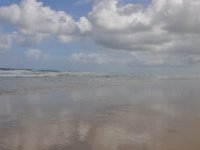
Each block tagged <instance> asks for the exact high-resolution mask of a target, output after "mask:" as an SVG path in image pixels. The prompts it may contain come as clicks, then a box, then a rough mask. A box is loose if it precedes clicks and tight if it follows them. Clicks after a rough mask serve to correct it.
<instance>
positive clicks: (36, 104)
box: [0, 79, 200, 150]
mask: <svg viewBox="0 0 200 150" xmlns="http://www.w3.org/2000/svg"><path fill="white" fill-rule="evenodd" d="M49 82H53V81H49ZM73 84H74V85H73V86H71V84H70V86H65V87H63V88H56V87H51V88H49V89H45V90H40V91H28V92H24V93H21V92H18V93H12V94H3V95H1V96H0V150H179V149H180V150H188V149H192V150H198V149H199V147H200V109H199V108H200V101H199V97H200V92H199V91H198V89H199V86H200V82H199V81H184V80H182V81H164V80H163V81H162V80H160V81H159V80H156V81H151V82H145V81H143V80H139V81H134V80H129V81H127V80H125V79H106V80H93V81H90V82H88V81H87V80H86V81H85V82H84V81H83V82H82V85H81V86H80V84H79V82H74V83H73ZM177 86H178V87H179V89H177Z"/></svg>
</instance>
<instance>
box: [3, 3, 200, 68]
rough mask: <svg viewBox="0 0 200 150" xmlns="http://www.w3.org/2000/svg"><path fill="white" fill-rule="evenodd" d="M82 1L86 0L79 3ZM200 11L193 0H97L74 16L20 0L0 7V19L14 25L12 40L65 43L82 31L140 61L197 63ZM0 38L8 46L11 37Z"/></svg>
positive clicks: (76, 56) (84, 56) (86, 56)
mask: <svg viewBox="0 0 200 150" xmlns="http://www.w3.org/2000/svg"><path fill="white" fill-rule="evenodd" d="M82 2H91V1H90V0H89V1H88V0H86V1H80V2H78V3H82ZM199 13H200V1H198V0H152V1H151V3H150V4H148V5H146V6H144V5H142V4H134V3H131V4H122V3H119V0H96V1H95V2H94V3H93V8H92V10H91V11H90V12H89V13H88V15H87V16H82V17H80V19H79V20H78V21H77V20H75V19H74V18H73V17H72V16H71V15H69V14H67V13H65V12H64V11H55V10H53V9H52V8H50V7H48V6H44V5H43V3H42V2H40V1H36V0H22V2H21V3H20V4H19V5H17V4H13V5H10V6H5V7H0V21H2V22H5V23H7V24H11V25H14V26H16V27H17V29H18V30H17V33H16V34H18V37H19V36H21V38H15V41H17V42H18V43H21V44H22V45H23V43H28V42H27V41H32V42H33V43H34V42H41V41H42V40H43V39H45V38H48V37H51V36H55V37H57V38H58V39H59V40H60V41H61V42H64V43H70V42H72V41H74V40H78V39H82V38H85V37H86V36H87V37H89V38H90V39H92V40H93V41H94V42H95V43H96V44H98V45H100V46H102V47H104V48H105V49H112V50H125V51H129V52H133V53H134V57H133V59H134V60H138V61H141V62H143V64H152V65H153V64H156V65H157V64H168V65H172V64H174V65H180V64H184V65H185V64H193V63H199V62H200V61H199V57H200V49H199V47H200V16H199V15H198V14H199ZM30 16H31V17H30ZM0 43H4V44H1V46H0V49H8V48H9V47H10V45H11V40H10V39H9V38H6V37H1V38H0ZM102 58H104V59H102ZM73 59H74V60H78V61H80V60H82V61H83V60H84V61H85V60H87V59H88V60H91V61H93V62H96V63H105V62H109V61H111V60H109V59H108V56H106V55H99V54H95V53H91V54H84V53H79V54H74V56H73ZM110 59H113V58H110ZM149 59H152V61H149ZM112 61H113V60H112ZM169 61H171V62H169ZM134 62H136V61H134Z"/></svg>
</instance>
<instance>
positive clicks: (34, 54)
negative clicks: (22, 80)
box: [25, 49, 50, 60]
mask: <svg viewBox="0 0 200 150" xmlns="http://www.w3.org/2000/svg"><path fill="white" fill-rule="evenodd" d="M25 56H26V58H27V59H29V60H48V58H49V57H50V56H49V55H48V54H46V53H44V52H43V51H42V50H39V49H29V50H27V51H26V53H25Z"/></svg>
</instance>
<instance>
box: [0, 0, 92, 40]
mask: <svg viewBox="0 0 200 150" xmlns="http://www.w3.org/2000/svg"><path fill="white" fill-rule="evenodd" d="M0 20H1V21H4V22H6V23H9V24H12V25H15V26H16V27H17V28H18V29H19V32H20V33H21V34H22V35H24V36H27V35H28V36H34V37H37V38H39V41H40V39H41V38H44V37H48V35H51V36H58V37H59V36H71V35H73V36H71V37H75V36H78V35H80V34H84V33H85V32H86V31H88V30H90V26H89V22H88V21H87V19H86V18H85V17H82V18H81V19H80V22H76V21H75V20H74V19H73V18H72V17H71V16H70V15H68V14H66V13H65V12H64V11H55V10H53V9H51V8H50V7H48V6H44V5H43V3H42V2H37V1H36V0H23V1H22V2H21V3H20V4H19V5H17V4H13V5H10V6H5V7H0ZM44 35H45V36H44Z"/></svg>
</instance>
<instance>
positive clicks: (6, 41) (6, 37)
mask: <svg viewBox="0 0 200 150" xmlns="http://www.w3.org/2000/svg"><path fill="white" fill-rule="evenodd" d="M12 38H13V36H12V34H3V33H0V51H6V50H8V49H9V48H10V47H11V45H12Z"/></svg>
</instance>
